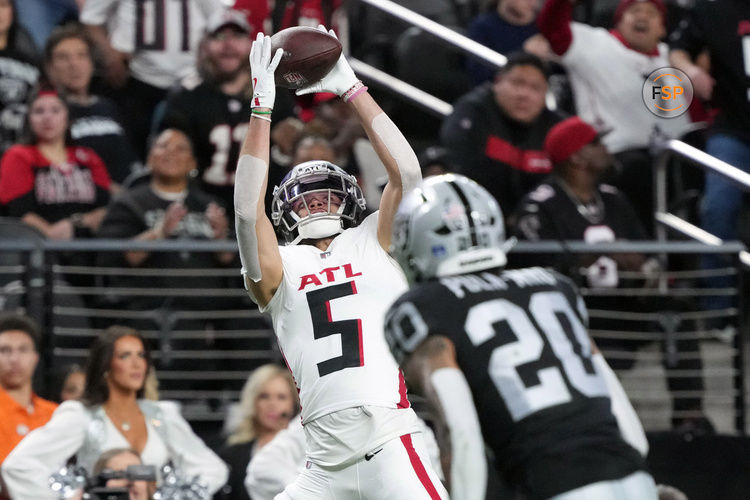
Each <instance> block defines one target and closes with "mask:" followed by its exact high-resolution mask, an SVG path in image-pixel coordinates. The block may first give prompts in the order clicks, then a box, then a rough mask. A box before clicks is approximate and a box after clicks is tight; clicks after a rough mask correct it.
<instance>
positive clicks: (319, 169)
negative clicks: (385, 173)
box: [271, 161, 366, 245]
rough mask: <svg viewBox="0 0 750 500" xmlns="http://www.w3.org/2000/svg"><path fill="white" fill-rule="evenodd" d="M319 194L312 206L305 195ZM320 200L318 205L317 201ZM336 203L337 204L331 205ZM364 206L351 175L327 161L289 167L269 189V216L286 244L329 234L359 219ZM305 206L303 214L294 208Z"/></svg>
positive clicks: (338, 231) (355, 222)
mask: <svg viewBox="0 0 750 500" xmlns="http://www.w3.org/2000/svg"><path fill="white" fill-rule="evenodd" d="M315 193H317V194H319V196H318V197H317V199H318V201H316V202H315V203H316V204H317V205H318V206H316V207H311V206H310V205H309V198H312V197H313V196H312V195H313V194H315ZM320 200H322V208H321V206H320V205H321V202H320ZM332 202H333V203H338V204H339V207H338V208H335V207H332ZM365 206H366V202H365V197H364V195H363V194H362V189H361V188H360V187H359V185H358V184H357V180H356V179H355V178H354V176H353V175H350V174H347V173H346V172H345V171H344V169H342V168H341V167H338V166H336V165H334V164H333V163H329V162H327V161H308V162H305V163H300V164H299V165H296V166H295V167H293V168H292V169H291V170H290V171H289V172H288V173H287V174H286V175H285V176H284V178H283V179H282V180H281V184H279V185H278V186H277V187H275V188H274V190H273V200H272V201H271V220H272V221H273V224H274V225H275V226H277V227H278V228H279V231H280V232H281V233H282V234H283V235H284V239H285V240H286V242H287V244H288V245H296V244H297V243H299V242H300V241H302V240H306V239H319V238H326V237H328V236H333V235H334V234H338V233H340V232H342V231H343V230H344V229H346V228H349V227H353V226H356V225H357V224H359V223H360V220H361V218H362V214H363V212H364V209H365ZM301 209H305V211H306V212H307V215H305V216H302V217H300V216H299V215H298V214H297V212H298V211H300V210H301Z"/></svg>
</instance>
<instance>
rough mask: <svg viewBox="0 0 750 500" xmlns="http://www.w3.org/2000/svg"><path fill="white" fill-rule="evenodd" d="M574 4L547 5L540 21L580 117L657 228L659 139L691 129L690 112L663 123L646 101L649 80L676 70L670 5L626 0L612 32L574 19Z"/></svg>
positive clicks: (619, 181) (616, 179)
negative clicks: (602, 133)
mask: <svg viewBox="0 0 750 500" xmlns="http://www.w3.org/2000/svg"><path fill="white" fill-rule="evenodd" d="M572 10H573V4H572V2H571V1H570V0H547V2H546V4H545V5H544V7H543V9H542V11H541V12H540V13H539V17H538V18H537V23H538V25H539V30H540V31H541V33H542V34H543V35H544V36H545V37H547V39H548V40H549V42H550V46H551V47H552V50H553V51H554V52H555V53H556V54H558V55H559V56H560V62H561V64H562V65H563V67H565V69H566V70H567V71H568V76H569V78H570V81H571V86H572V88H573V94H574V97H575V103H576V110H577V113H578V115H579V116H580V117H581V118H582V119H583V120H585V121H586V122H588V123H591V124H594V125H595V126H596V127H597V128H598V129H600V130H604V129H610V130H611V132H610V133H609V134H607V136H606V137H604V138H602V140H603V142H604V144H605V145H606V146H607V149H608V150H609V152H610V153H612V154H613V155H614V157H615V158H616V160H617V168H616V169H615V171H614V172H612V175H613V183H614V184H616V185H617V186H618V187H619V188H620V189H622V191H623V192H624V193H625V194H626V195H627V196H628V197H629V198H630V199H631V200H632V201H633V202H634V204H635V208H636V212H637V214H638V215H639V219H640V220H641V222H642V223H643V224H645V225H646V227H647V228H648V229H650V228H651V227H652V225H653V208H652V207H653V193H652V191H653V189H652V181H651V178H652V174H651V167H652V159H651V156H650V154H649V151H648V147H649V145H650V143H651V140H652V138H653V136H654V134H655V133H656V132H657V131H658V132H659V133H661V134H663V135H666V136H668V137H670V138H678V137H680V136H681V135H683V134H684V133H686V132H687V131H688V128H689V124H690V120H689V118H688V116H687V114H683V115H681V116H679V117H676V118H669V119H667V118H662V117H659V116H656V115H654V114H652V113H651V112H650V111H649V110H648V109H647V108H646V106H645V105H644V103H643V97H642V89H643V84H644V82H645V80H646V77H647V76H648V75H649V74H650V73H652V72H653V71H654V70H656V69H659V68H663V67H666V66H669V57H668V55H669V49H668V47H667V45H666V44H665V43H663V42H661V39H662V38H663V37H664V35H665V33H666V31H665V25H664V23H665V17H666V7H665V5H664V3H663V2H662V0H621V1H620V3H619V4H618V6H617V9H616V10H615V15H614V29H612V30H611V31H607V30H605V29H603V28H594V27H592V26H588V25H586V24H581V23H577V22H572V20H571V16H572Z"/></svg>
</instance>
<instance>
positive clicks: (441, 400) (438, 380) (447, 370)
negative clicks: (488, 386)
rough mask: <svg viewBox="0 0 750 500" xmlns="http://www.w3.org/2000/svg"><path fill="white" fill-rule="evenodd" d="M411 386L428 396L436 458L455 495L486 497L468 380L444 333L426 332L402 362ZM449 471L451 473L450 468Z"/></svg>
mask: <svg viewBox="0 0 750 500" xmlns="http://www.w3.org/2000/svg"><path fill="white" fill-rule="evenodd" d="M403 369H404V373H405V376H406V380H407V383H408V384H409V387H410V388H414V390H415V391H417V392H420V393H421V394H422V395H423V396H425V397H426V398H427V402H428V404H429V405H430V408H431V409H432V410H433V413H432V414H433V417H434V422H435V427H436V431H437V432H436V437H437V441H438V446H439V447H440V461H441V462H442V466H443V471H445V472H446V475H447V477H448V480H449V489H450V493H451V498H452V499H454V500H484V498H485V489H486V485H487V468H486V467H487V462H486V458H485V455H484V440H483V438H482V432H481V430H480V428H479V417H478V416H477V411H476V408H475V407H474V400H473V399H472V395H471V390H470V389H469V384H468V382H467V381H466V378H465V377H464V374H463V372H462V371H461V370H460V369H459V367H458V364H457V363H456V350H455V347H454V345H453V342H451V341H450V340H449V339H448V338H447V337H443V336H430V337H427V338H426V339H425V340H424V341H423V342H422V343H421V344H420V346H419V347H417V349H416V350H415V351H414V352H413V354H412V355H411V356H409V358H408V360H407V361H406V362H405V363H404V365H403ZM448 471H450V473H448Z"/></svg>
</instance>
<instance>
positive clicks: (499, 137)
mask: <svg viewBox="0 0 750 500" xmlns="http://www.w3.org/2000/svg"><path fill="white" fill-rule="evenodd" d="M546 93H547V73H546V67H545V65H544V63H543V62H542V60H541V59H539V58H538V57H536V56H534V55H531V54H524V53H517V54H513V55H511V56H510V57H509V58H508V63H507V64H506V65H505V66H504V67H503V68H502V69H501V70H500V71H499V72H498V73H497V76H496V77H495V81H494V82H493V83H491V84H490V83H487V84H485V85H482V86H480V87H477V88H476V89H474V90H472V91H471V92H469V93H468V94H466V95H464V96H463V97H461V98H460V99H459V100H458V101H457V102H456V104H455V107H454V110H453V114H451V115H450V116H449V117H447V118H446V119H445V121H444V122H443V125H442V128H441V130H440V140H441V143H442V144H443V146H445V147H446V148H448V149H449V150H450V152H451V155H452V156H453V162H454V163H455V164H456V166H457V168H458V172H459V173H461V174H464V175H466V176H467V177H470V178H471V179H474V180H475V181H477V182H478V183H479V184H481V185H482V186H483V187H484V188H485V189H487V191H489V192H490V194H491V195H492V196H494V197H495V199H496V200H497V201H498V202H499V203H500V206H502V207H506V209H507V210H512V209H513V207H515V206H516V204H517V203H518V201H519V200H520V199H521V197H522V196H523V195H524V194H526V193H527V192H529V190H531V189H532V188H533V187H534V186H535V185H536V184H537V183H539V182H540V181H541V180H542V179H543V178H544V176H545V175H547V174H548V173H549V172H550V170H551V169H552V163H550V161H549V158H548V157H547V154H546V153H545V152H544V151H543V148H542V146H543V144H544V138H545V136H546V135H547V131H548V130H549V129H550V128H552V126H553V125H554V124H555V123H557V122H559V121H560V120H561V119H562V117H561V116H559V115H558V114H557V113H555V112H553V111H550V110H549V109H547V108H546V106H545V95H546Z"/></svg>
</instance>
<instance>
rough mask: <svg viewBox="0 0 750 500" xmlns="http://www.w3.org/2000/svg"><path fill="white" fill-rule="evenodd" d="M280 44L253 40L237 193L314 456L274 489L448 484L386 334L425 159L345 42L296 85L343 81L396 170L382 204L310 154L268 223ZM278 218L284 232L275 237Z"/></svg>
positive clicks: (254, 286) (426, 494)
mask: <svg viewBox="0 0 750 500" xmlns="http://www.w3.org/2000/svg"><path fill="white" fill-rule="evenodd" d="M321 29H322V27H321ZM331 34H333V33H332V32H331ZM281 55H282V51H281V49H279V50H278V51H277V52H276V53H275V54H271V41H270V38H269V37H267V36H263V34H262V33H261V34H259V35H258V37H257V39H256V40H255V42H254V43H253V47H252V51H251V54H250V65H251V71H252V77H253V83H254V89H253V98H252V113H253V114H252V117H251V119H250V123H249V126H248V131H247V136H246V138H245V141H244V144H243V147H242V151H241V153H240V159H239V161H238V165H237V172H236V180H235V193H234V203H235V211H236V231H237V240H238V243H239V248H240V257H241V259H242V274H243V276H244V279H245V286H246V288H247V290H248V292H249V293H250V296H251V297H252V298H253V300H254V301H255V302H257V303H258V306H259V307H260V310H261V311H263V312H267V313H269V314H270V315H271V318H272V320H273V326H274V330H275V332H276V336H277V338H278V342H279V347H280V348H281V351H282V353H283V355H284V359H285V360H286V362H287V365H288V366H289V368H290V369H291V371H292V374H293V375H294V378H295V382H296V384H297V387H298V389H299V391H300V401H301V404H302V423H303V425H304V431H305V437H306V443H307V449H306V465H305V469H304V471H303V472H302V473H301V474H300V476H299V477H298V478H297V480H296V481H295V482H294V483H292V484H291V485H289V486H288V487H287V488H286V489H285V490H284V492H283V493H281V494H279V495H278V496H277V497H276V498H277V499H280V500H308V499H309V500H313V499H331V498H335V499H348V498H368V499H381V498H382V499H388V500H398V499H409V500H414V499H441V498H447V497H448V495H447V492H446V490H445V488H444V487H443V485H442V484H441V482H440V480H439V479H438V476H437V474H436V473H435V472H434V470H433V468H432V467H431V466H430V462H429V459H428V457H427V454H426V452H425V446H424V440H423V437H422V435H421V433H420V432H419V426H418V423H417V417H416V414H415V413H414V411H413V410H412V409H411V408H410V405H409V400H408V399H407V397H406V387H405V384H404V379H403V376H402V374H401V372H400V371H399V369H398V366H397V364H396V362H395V360H394V359H393V357H392V355H391V354H390V352H389V350H388V346H387V345H386V342H385V338H384V336H383V318H384V314H385V311H386V309H387V308H388V306H389V305H390V304H391V302H393V300H395V298H396V297H398V295H400V294H401V293H402V292H403V291H405V290H406V280H405V277H404V275H403V273H402V272H401V270H400V268H399V267H398V265H397V264H396V262H395V261H394V260H393V259H391V257H390V256H389V255H388V253H387V251H386V249H387V248H388V247H389V245H390V240H391V225H392V222H393V217H394V214H395V212H396V210H397V208H398V204H399V202H400V200H401V197H402V194H403V193H406V192H408V191H410V190H411V189H413V188H414V187H416V186H417V185H418V184H419V182H420V180H421V175H420V170H419V163H418V161H417V158H416V155H415V154H414V152H413V151H412V149H411V147H410V146H409V144H408V143H407V142H406V139H405V138H404V137H403V135H402V134H401V132H400V131H399V130H398V129H397V128H396V126H395V125H394V124H393V122H392V121H391V120H390V119H389V118H388V116H386V114H385V113H384V112H383V111H382V110H381V109H380V107H379V106H378V105H377V103H376V102H375V101H374V100H373V99H372V97H371V96H370V95H369V94H368V93H367V87H365V86H364V85H363V84H362V82H361V81H359V80H358V79H357V77H356V76H355V75H354V72H353V71H352V69H351V68H350V66H349V64H348V63H347V61H346V59H345V58H344V57H343V56H342V57H341V58H340V59H339V61H338V63H337V64H336V66H335V67H334V68H333V69H332V70H331V71H330V73H328V75H326V76H325V77H324V78H323V79H322V80H320V81H319V82H316V83H314V84H312V85H309V86H307V87H304V88H303V89H300V90H299V91H298V94H304V93H311V92H333V93H336V94H337V95H338V96H340V97H341V98H342V99H343V100H344V101H345V102H347V103H348V105H349V106H350V107H351V109H352V111H353V112H354V113H355V114H356V116H357V117H358V118H359V120H360V123H361V124H362V126H363V127H364V129H365V131H366V132H367V135H368V137H369V139H370V141H371V142H372V144H373V146H374V148H375V150H376V151H377V153H378V156H379V157H380V160H381V161H382V162H383V164H384V165H385V168H386V170H387V172H388V184H387V185H386V187H385V190H384V191H383V196H382V199H381V203H380V210H379V211H377V212H375V213H373V214H372V215H370V216H368V217H367V218H365V219H364V220H361V219H362V214H363V210H364V208H365V200H364V197H363V195H362V190H361V189H360V187H359V186H358V185H357V183H356V180H355V179H354V177H352V176H351V175H349V174H347V173H346V172H345V171H344V170H342V169H341V168H339V167H338V166H336V165H333V164H332V163H329V162H325V161H311V162H306V163H302V164H300V165H297V166H295V167H293V168H292V169H291V171H290V172H289V173H288V174H287V176H286V177H285V178H284V179H283V180H282V182H281V184H280V185H279V186H278V187H276V188H275V191H274V197H273V201H272V210H271V218H272V219H273V223H272V222H271V220H269V218H268V217H267V216H266V215H265V213H266V212H265V206H264V201H263V194H264V191H265V189H266V187H267V182H268V177H267V176H268V163H269V151H270V144H269V142H270V139H269V134H270V128H271V124H270V118H269V117H270V113H271V110H272V108H273V105H274V98H275V85H274V71H275V69H276V66H277V65H278V62H279V60H280V59H281ZM274 225H276V226H277V227H278V228H279V230H280V232H281V233H282V235H283V236H284V237H285V239H286V242H287V245H285V246H279V244H278V240H277V238H276V234H275V232H274Z"/></svg>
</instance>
